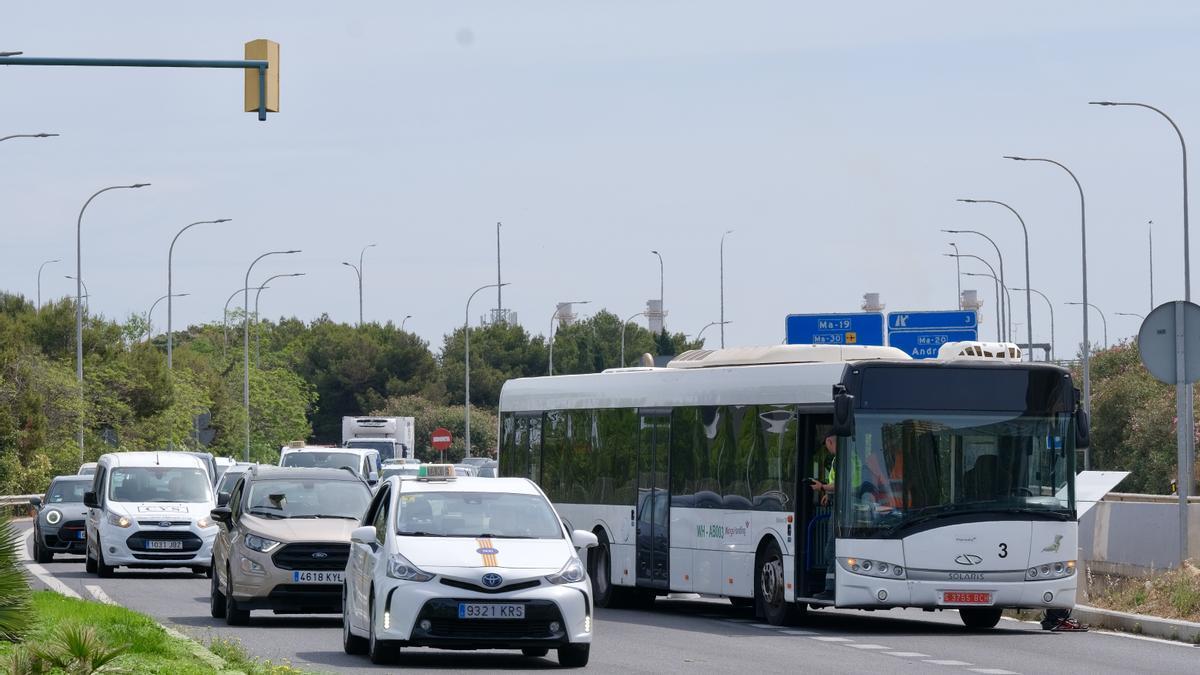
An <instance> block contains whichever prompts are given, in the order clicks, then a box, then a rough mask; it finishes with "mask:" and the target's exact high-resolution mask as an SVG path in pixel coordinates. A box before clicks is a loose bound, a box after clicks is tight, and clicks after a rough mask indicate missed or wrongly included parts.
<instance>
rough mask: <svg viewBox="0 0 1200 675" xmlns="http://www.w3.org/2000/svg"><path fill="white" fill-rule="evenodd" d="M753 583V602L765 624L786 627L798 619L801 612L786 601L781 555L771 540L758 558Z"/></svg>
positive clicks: (785, 583) (785, 584)
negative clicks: (759, 610)
mask: <svg viewBox="0 0 1200 675" xmlns="http://www.w3.org/2000/svg"><path fill="white" fill-rule="evenodd" d="M754 582H755V583H754V602H755V605H757V606H758V607H759V608H761V609H762V613H763V614H764V615H765V616H766V619H767V623H769V624H771V625H772V626H787V625H790V624H792V623H795V622H796V621H797V620H798V619H799V617H800V614H801V610H800V609H798V607H797V605H795V604H793V603H791V602H788V600H787V592H786V591H785V588H786V586H787V574H786V572H785V571H784V565H783V553H781V552H780V550H779V544H777V543H775V540H773V539H772V540H771V541H770V542H768V543H767V546H766V548H764V549H763V551H762V553H761V554H759V556H758V564H757V565H756V566H755V570H754ZM800 607H803V605H800Z"/></svg>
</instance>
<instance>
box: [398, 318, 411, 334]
mask: <svg viewBox="0 0 1200 675" xmlns="http://www.w3.org/2000/svg"><path fill="white" fill-rule="evenodd" d="M411 318H412V314H406V315H404V318H403V319H401V320H400V332H401V333H403V332H404V324H406V323H408V320H409V319H411Z"/></svg>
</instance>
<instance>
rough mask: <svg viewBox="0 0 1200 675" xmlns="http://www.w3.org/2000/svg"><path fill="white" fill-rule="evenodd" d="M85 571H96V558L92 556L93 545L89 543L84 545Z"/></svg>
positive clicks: (89, 572) (93, 572)
mask: <svg viewBox="0 0 1200 675" xmlns="http://www.w3.org/2000/svg"><path fill="white" fill-rule="evenodd" d="M83 571H84V572H87V573H88V574H95V573H96V559H95V558H93V557H92V547H91V546H88V545H87V544H84V547H83Z"/></svg>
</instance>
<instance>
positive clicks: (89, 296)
mask: <svg viewBox="0 0 1200 675" xmlns="http://www.w3.org/2000/svg"><path fill="white" fill-rule="evenodd" d="M63 278H64V279H70V280H71V281H75V277H73V276H71V275H70V274H64V275H63ZM80 283H81V284H82V285H83V298H84V301H85V302H90V300H88V298H91V297H92V294H91V293H90V292H89V291H88V287H87V284H84V283H83V282H80Z"/></svg>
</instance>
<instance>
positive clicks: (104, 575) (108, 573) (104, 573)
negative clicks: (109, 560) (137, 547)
mask: <svg viewBox="0 0 1200 675" xmlns="http://www.w3.org/2000/svg"><path fill="white" fill-rule="evenodd" d="M115 569H116V567H113V566H112V565H105V564H104V542H102V541H100V540H99V539H97V540H96V576H98V577H100V578H101V579H111V578H112V575H113V571H114V570H115Z"/></svg>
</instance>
